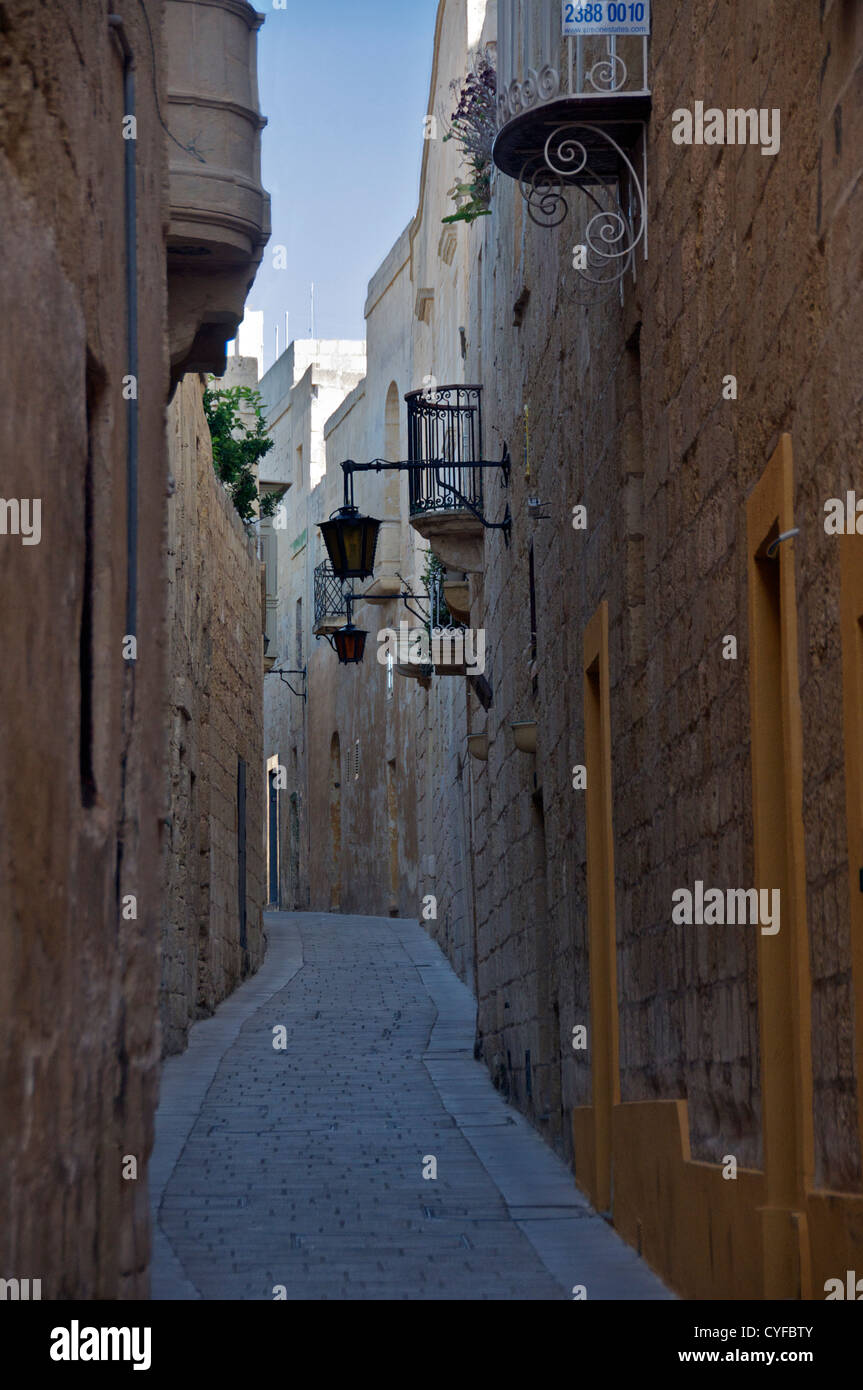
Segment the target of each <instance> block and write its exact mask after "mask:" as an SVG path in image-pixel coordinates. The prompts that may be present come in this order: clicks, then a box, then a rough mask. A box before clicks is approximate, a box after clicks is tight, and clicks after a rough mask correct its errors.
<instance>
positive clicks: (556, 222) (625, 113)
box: [492, 0, 651, 299]
mask: <svg viewBox="0 0 863 1390" xmlns="http://www.w3.org/2000/svg"><path fill="white" fill-rule="evenodd" d="M588 9H589V10H590V14H589V15H587V14H586V11H587V10H588ZM591 26H592V31H591V32H582V33H578V32H572V31H573V30H577V29H578V28H582V29H587V30H591ZM614 28H618V29H619V30H620V32H618V33H612V32H610V31H611V30H612V29H614ZM649 28H650V6H649V4H648V0H638V3H626V4H623V3H622V2H621V3H619V4H618V3H609V2H608V0H602V3H600V4H596V5H591V6H589V7H588V6H583V5H580V4H578V3H576V4H573V5H569V4H565V5H564V4H561V0H499V5H498V80H497V93H498V132H497V137H496V139H495V142H494V148H493V154H492V157H493V159H494V163H495V165H496V167H497V168H498V169H499V170H500V171H501V173H503V174H505V175H507V176H508V177H509V178H512V179H515V180H517V181H518V183H519V186H520V188H521V193H522V196H523V197H524V199H525V203H526V206H527V212H528V216H529V217H530V219H531V221H533V222H535V223H536V224H537V225H538V226H541V227H548V228H554V227H558V226H560V225H561V223H562V222H564V221H565V220H566V218H567V217H568V216H569V215H570V203H571V202H572V201H575V202H577V203H578V204H579V205H580V206H581V208H582V214H581V217H580V218H579V222H580V223H581V225H580V226H579V225H576V226H575V227H574V228H573V238H574V240H575V242H576V245H575V247H574V253H575V254H574V258H573V269H574V270H575V272H576V277H577V281H580V282H582V283H583V284H585V283H586V285H587V286H589V290H588V298H589V299H592V298H596V297H597V293H596V292H597V288H598V289H599V291H600V292H601V294H600V296H599V297H605V296H606V295H607V294H608V293H613V292H615V289H616V287H619V289H620V292H621V293H622V282H623V277H624V275H625V274H626V273H627V271H629V270H630V269H631V270H632V271H633V273H634V272H635V252H636V248H637V247H639V246H641V248H642V251H643V255H644V257H645V259H646V257H647V134H646V131H647V122H648V120H649V118H650V109H651V95H650V89H649V86H648V37H647V33H648V31H649ZM597 29H598V30H599V31H600V32H596V31H597ZM565 31H566V32H565ZM579 190H580V191H581V192H580V193H579ZM573 194H575V195H576V197H575V199H573ZM585 214H586V217H585Z"/></svg>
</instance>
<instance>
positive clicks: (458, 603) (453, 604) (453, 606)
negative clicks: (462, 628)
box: [443, 579, 470, 624]
mask: <svg viewBox="0 0 863 1390" xmlns="http://www.w3.org/2000/svg"><path fill="white" fill-rule="evenodd" d="M443 596H444V600H445V602H446V606H447V608H448V609H449V611H450V612H451V613H452V615H453V617H454V618H455V620H456V622H457V623H465V624H468V623H469V622H470V585H469V584H468V582H467V580H466V579H457V580H456V579H445V580H444V582H443Z"/></svg>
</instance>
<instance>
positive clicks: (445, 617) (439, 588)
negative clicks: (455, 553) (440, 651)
mask: <svg viewBox="0 0 863 1390" xmlns="http://www.w3.org/2000/svg"><path fill="white" fill-rule="evenodd" d="M445 579H446V565H445V564H444V563H443V561H442V560H439V559H438V557H437V555H435V553H434V551H433V550H427V551H426V564H425V569H424V570H423V586H424V588H425V592H426V593H427V594H434V595H435V598H436V600H437V601H436V603H434V602H433V607H434V608H435V610H436V611H432V606H430V608H429V623H428V627H429V630H430V631H431V629H432V628H433V627H452V626H453V625H454V623H455V619H454V618H453V615H452V613H451V612H450V611H449V608H448V607H447V603H446V599H445V598H444V596H443V582H444V580H445Z"/></svg>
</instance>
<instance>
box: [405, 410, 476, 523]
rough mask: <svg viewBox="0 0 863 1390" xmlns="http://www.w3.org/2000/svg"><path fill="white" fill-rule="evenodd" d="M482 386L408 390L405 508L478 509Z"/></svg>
mask: <svg viewBox="0 0 863 1390" xmlns="http://www.w3.org/2000/svg"><path fill="white" fill-rule="evenodd" d="M481 395H482V387H481V386H442V387H439V388H436V389H434V390H431V389H429V390H423V391H411V392H410V393H409V395H407V396H406V397H405V399H406V401H407V407H408V458H409V460H410V462H411V463H412V464H421V465H422V467H419V468H417V467H414V468H412V469H411V470H410V475H409V476H410V512H411V516H419V515H422V514H423V513H426V512H439V511H460V510H464V508H465V502H467V503H469V504H470V507H472V508H475V510H476V511H477V512H478V513H480V514H481V513H482V511H483V484H482V469H480V468H471V467H465V466H464V465H466V464H471V463H475V462H476V461H477V460H479V459H482V458H483V451H482V404H481Z"/></svg>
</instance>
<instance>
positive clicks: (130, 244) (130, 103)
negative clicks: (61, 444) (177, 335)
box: [108, 14, 138, 637]
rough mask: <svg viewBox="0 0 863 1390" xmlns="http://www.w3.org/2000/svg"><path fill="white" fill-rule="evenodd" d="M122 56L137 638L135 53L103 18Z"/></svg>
mask: <svg viewBox="0 0 863 1390" xmlns="http://www.w3.org/2000/svg"><path fill="white" fill-rule="evenodd" d="M108 24H109V25H110V27H111V30H112V32H113V33H114V34H115V35H116V37H117V40H118V42H119V44H120V48H121V49H122V53H123V104H124V112H123V114H124V117H128V116H131V117H133V126H132V132H131V137H132V138H129V137H128V136H127V137H126V139H125V146H126V149H125V222H126V313H127V356H128V366H127V372H128V375H129V376H131V377H132V378H133V383H132V387H131V389H130V390H129V393H128V394H129V399H128V401H127V405H128V413H127V439H126V636H128V637H137V634H138V206H137V186H136V158H135V146H136V144H137V128H136V126H135V124H134V118H135V116H136V111H135V54H134V52H133V50H132V45H131V44H130V43H129V36H128V34H127V33H126V29H125V26H124V24H123V20H122V18H121V16H120V15H116V14H111V15H109V16H108Z"/></svg>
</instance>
